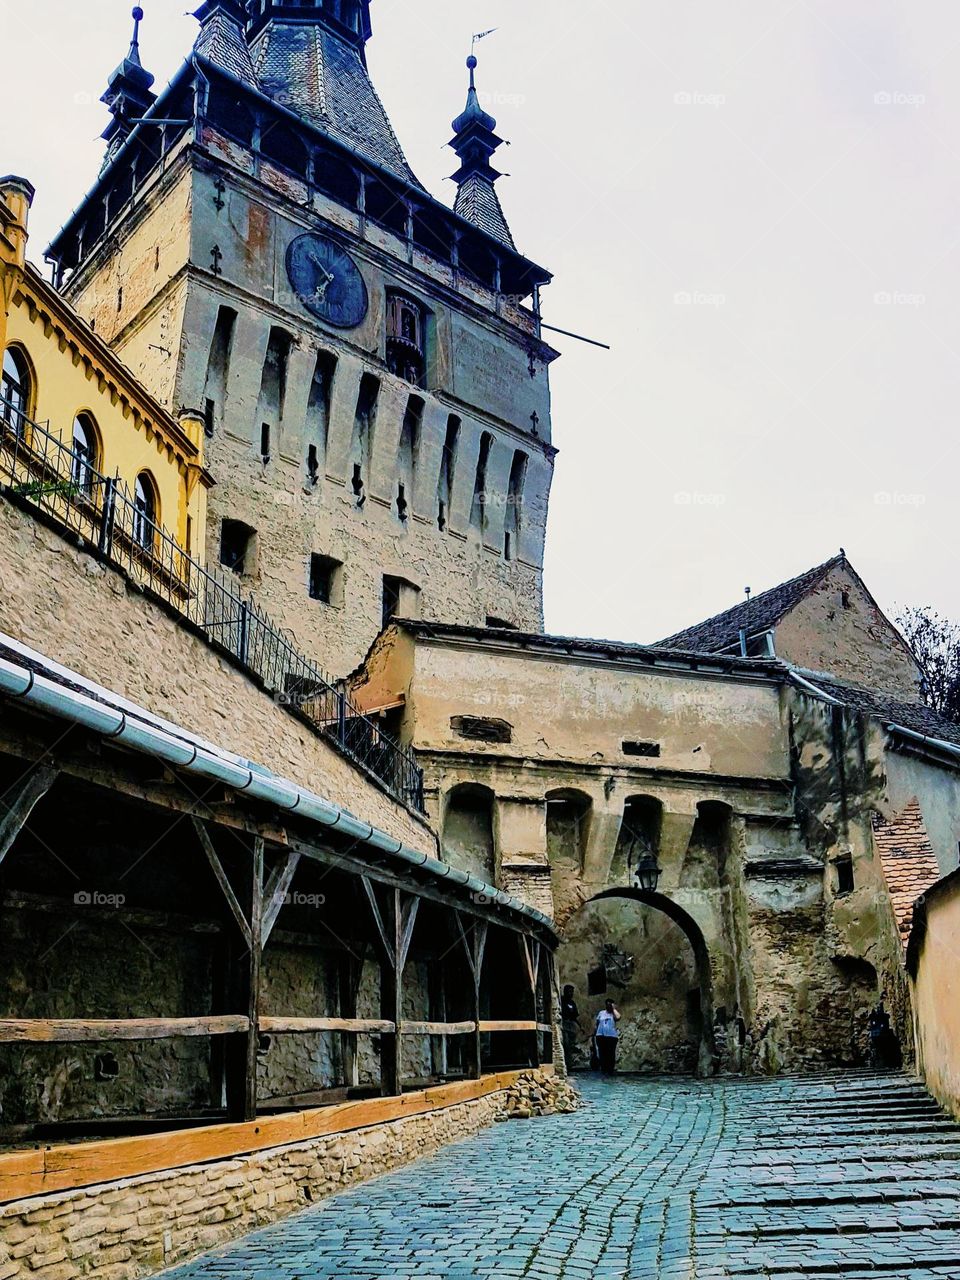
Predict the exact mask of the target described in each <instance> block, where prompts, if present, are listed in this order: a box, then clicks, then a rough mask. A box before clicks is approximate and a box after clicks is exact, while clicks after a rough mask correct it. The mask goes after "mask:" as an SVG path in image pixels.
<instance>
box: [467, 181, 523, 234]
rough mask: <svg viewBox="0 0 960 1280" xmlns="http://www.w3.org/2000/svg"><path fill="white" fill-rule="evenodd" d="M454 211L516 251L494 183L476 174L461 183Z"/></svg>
mask: <svg viewBox="0 0 960 1280" xmlns="http://www.w3.org/2000/svg"><path fill="white" fill-rule="evenodd" d="M453 211H454V213H456V214H459V215H460V217H461V218H466V220H467V222H472V223H473V225H474V226H475V227H479V228H480V229H481V231H486V232H487V233H488V234H489V235H491V236H496V238H497V239H498V240H502V241H503V243H504V244H506V245H509V246H510V248H511V249H516V247H517V246H516V243H515V242H514V239H513V234H512V232H511V231H510V227H509V225H508V223H507V219H506V216H505V214H504V212H503V206H502V205H501V203H500V197H499V196H498V195H497V189H496V187H495V186H494V185H493V183H492V182H487V181H486V180H485V179H484V178H481V177H479V176H478V175H476V174H473V175H471V177H469V178H467V179H466V180H465V181H463V182H461V184H460V186H459V187H458V188H457V198H456V200H455V201H454V203H453Z"/></svg>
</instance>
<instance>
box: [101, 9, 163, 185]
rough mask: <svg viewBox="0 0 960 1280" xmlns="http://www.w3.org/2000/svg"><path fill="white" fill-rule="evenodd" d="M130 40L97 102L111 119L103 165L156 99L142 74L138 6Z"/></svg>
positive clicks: (146, 75) (148, 77) (146, 74)
mask: <svg viewBox="0 0 960 1280" xmlns="http://www.w3.org/2000/svg"><path fill="white" fill-rule="evenodd" d="M132 16H133V39H132V40H131V41H130V48H129V50H128V51H127V56H126V57H125V58H124V60H123V61H122V62H121V63H120V65H119V66H118V67H117V69H116V70H115V71H114V73H113V75H112V76H111V77H110V79H109V81H108V83H107V91H106V93H105V94H104V95H103V97H102V98H101V99H100V101H101V102H103V103H106V105H107V106H108V107H109V108H110V114H111V115H112V116H113V119H112V120H111V121H110V123H109V124H108V125H107V127H106V129H104V131H103V133H102V135H101V136H102V137H103V138H104V140H105V141H106V144H107V154H106V157H105V159H104V165H106V164H108V163H109V161H110V159H111V158H112V157H113V155H114V153H115V152H116V151H117V150H118V149H119V148H120V147H121V146H122V145H123V143H124V142H125V141H126V139H127V138H128V137H129V136H130V134H131V133H132V132H133V129H134V126H135V123H136V121H137V120H139V119H140V117H141V116H142V115H144V113H145V112H146V111H148V110H149V109H150V107H152V106H153V104H154V103H155V102H156V100H157V95H156V94H155V93H151V92H150V86H151V85H152V84H153V76H152V75H151V74H150V72H149V71H146V70H144V67H143V64H142V63H141V61H140V23H141V22H142V21H143V10H142V9H141V8H140V7H139V5H138V6H137V7H136V8H135V9H134V10H133V15H132Z"/></svg>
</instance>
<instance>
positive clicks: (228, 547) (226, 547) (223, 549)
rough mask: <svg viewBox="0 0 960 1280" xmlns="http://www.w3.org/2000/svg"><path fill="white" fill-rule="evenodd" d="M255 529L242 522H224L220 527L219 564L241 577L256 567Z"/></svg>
mask: <svg viewBox="0 0 960 1280" xmlns="http://www.w3.org/2000/svg"><path fill="white" fill-rule="evenodd" d="M256 539H257V531H256V529H251V527H250V526H249V525H248V524H244V523H243V521H242V520H224V521H223V523H222V525H221V526H220V563H221V564H222V565H223V566H224V568H226V569H229V570H230V571H231V573H235V574H237V575H238V576H239V577H243V575H244V574H246V573H251V572H252V571H253V569H254V567H255V565H256Z"/></svg>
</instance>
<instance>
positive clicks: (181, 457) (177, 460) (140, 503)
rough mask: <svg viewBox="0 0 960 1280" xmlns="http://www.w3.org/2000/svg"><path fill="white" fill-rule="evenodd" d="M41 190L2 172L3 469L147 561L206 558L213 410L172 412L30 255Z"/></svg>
mask: <svg viewBox="0 0 960 1280" xmlns="http://www.w3.org/2000/svg"><path fill="white" fill-rule="evenodd" d="M33 194H34V192H33V188H32V187H31V185H30V183H28V182H27V181H25V179H23V178H17V177H6V178H2V179H0V286H2V288H0V294H2V298H3V308H2V312H0V350H2V352H3V371H2V384H0V475H2V478H3V480H4V482H5V484H6V485H7V486H8V487H9V489H10V491H11V492H13V493H14V494H20V495H21V496H23V497H26V498H28V499H33V500H35V501H39V502H40V503H41V505H43V506H46V507H48V508H53V513H54V514H55V515H57V517H58V518H61V519H63V518H65V517H67V516H68V515H69V517H70V520H69V522H70V524H71V526H72V527H74V528H76V530H77V532H78V533H80V534H82V535H85V536H87V537H88V538H89V539H90V540H91V541H94V540H96V541H100V542H101V543H102V544H105V543H108V542H109V549H111V550H114V551H116V550H117V549H125V550H126V552H127V557H126V558H128V559H129V558H130V555H131V553H133V552H135V553H136V555H135V558H136V561H137V564H138V566H139V568H140V569H141V571H144V570H145V571H146V572H147V573H157V572H165V573H167V574H171V573H172V574H174V575H175V576H176V577H178V578H179V577H182V576H183V573H184V567H183V559H184V558H183V556H182V551H185V552H187V554H188V555H191V556H193V557H194V558H195V559H199V560H202V558H203V548H204V526H205V521H206V495H207V490H208V488H209V487H210V485H211V484H212V480H211V478H210V476H209V474H208V472H207V471H206V469H205V468H204V461H203V441H204V435H203V420H202V418H201V417H200V415H198V414H195V413H192V412H190V411H184V412H182V413H181V414H180V419H179V421H177V420H176V419H175V418H173V417H172V416H171V415H170V414H169V413H168V412H167V411H166V410H165V409H164V408H163V407H162V406H161V405H159V404H158V403H157V402H156V401H155V400H154V399H153V398H152V397H151V396H150V395H149V394H148V393H147V392H146V391H145V390H144V389H143V388H142V387H141V386H140V384H139V383H138V381H137V379H136V378H135V377H134V375H133V374H132V373H131V372H130V371H129V369H127V368H126V367H125V366H124V365H123V364H122V363H121V362H120V361H119V360H118V359H117V357H116V356H115V355H114V354H113V352H112V351H111V350H110V348H109V347H108V346H107V345H106V343H104V342H103V341H101V339H100V338H99V337H98V336H97V335H96V333H94V332H93V330H92V329H91V328H90V327H89V326H88V325H87V324H86V323H85V322H84V321H83V320H81V319H80V317H79V316H78V315H77V314H76V312H74V311H73V309H72V308H71V307H70V306H69V304H68V303H67V302H65V301H64V299H63V297H62V296H61V295H60V294H59V293H58V292H57V291H56V290H55V289H54V288H53V286H52V285H50V284H48V283H47V282H46V281H45V280H44V279H43V277H42V276H41V275H40V273H39V272H38V271H37V270H36V268H35V267H33V266H31V265H30V263H28V262H27V261H26V245H27V221H28V216H29V210H30V205H31V202H32V200H33ZM105 514H106V516H107V517H108V518H107V519H105V518H104V516H105Z"/></svg>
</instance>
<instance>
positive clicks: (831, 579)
mask: <svg viewBox="0 0 960 1280" xmlns="http://www.w3.org/2000/svg"><path fill="white" fill-rule="evenodd" d="M775 643H776V649H777V653H778V655H779V656H780V657H782V658H786V659H787V661H788V662H792V663H794V664H795V665H796V666H798V667H806V668H807V669H808V670H811V671H828V672H830V674H831V675H834V676H839V677H840V679H841V680H849V681H850V682H851V683H852V684H862V685H866V686H868V687H869V688H872V689H882V690H884V692H886V693H891V694H893V695H894V696H895V697H898V698H903V699H904V700H905V701H908V702H916V701H918V700H919V688H920V672H919V669H918V667H917V664H916V662H915V660H914V658H913V656H912V654H911V653H910V651H909V650H908V648H907V646H906V642H905V641H904V640H903V637H902V636H901V635H900V633H899V632H898V631H897V629H896V628H895V627H894V626H893V625H892V623H891V622H890V621H889V619H888V618H887V617H886V616H885V615H884V613H883V611H882V610H881V609H880V606H879V605H878V604H877V602H876V601H875V600H874V599H873V597H872V596H871V595H870V593H869V592H868V591H867V589H866V587H865V586H864V584H863V582H862V581H861V580H860V578H859V576H858V575H857V574H856V573H854V572H853V570H852V569H851V568H850V566H849V565H847V564H837V565H836V566H835V567H834V568H833V569H831V570H830V572H829V573H828V574H827V575H826V577H825V578H824V579H823V581H822V582H821V583H819V584H818V586H817V587H815V588H814V589H813V590H812V591H811V592H810V593H809V594H808V595H806V596H805V597H804V598H803V600H801V601H800V603H799V604H798V605H797V606H796V608H794V609H792V610H791V612H790V613H789V614H787V616H786V617H785V618H784V619H783V620H782V621H781V622H780V623H778V625H777V628H776V632H775Z"/></svg>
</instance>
